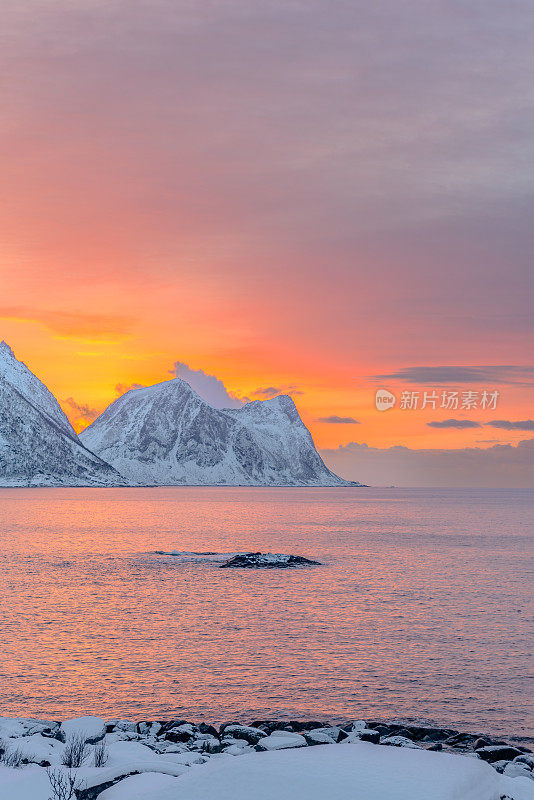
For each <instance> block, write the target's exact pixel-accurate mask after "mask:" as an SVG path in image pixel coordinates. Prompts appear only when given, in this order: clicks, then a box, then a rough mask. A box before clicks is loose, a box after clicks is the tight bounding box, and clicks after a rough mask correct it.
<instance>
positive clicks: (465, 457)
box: [321, 438, 534, 488]
mask: <svg viewBox="0 0 534 800" xmlns="http://www.w3.org/2000/svg"><path fill="white" fill-rule="evenodd" d="M321 455H322V457H323V458H324V460H325V462H326V463H327V465H328V466H329V467H330V469H333V470H334V472H337V473H338V474H340V475H342V476H343V477H344V478H348V479H350V480H358V481H361V482H362V483H366V484H371V485H376V486H392V485H393V486H443V487H446V486H451V487H452V486H457V487H494V488H496V487H503V488H534V438H533V439H526V440H523V441H521V442H519V443H518V444H517V445H511V444H495V445H493V446H492V447H488V448H482V447H465V448H461V449H450V450H444V449H429V450H414V449H411V448H408V447H402V446H395V447H387V448H383V449H382V448H377V447H369V446H368V445H366V444H360V443H357V442H351V443H349V444H347V445H344V446H340V447H338V448H337V449H335V450H321Z"/></svg>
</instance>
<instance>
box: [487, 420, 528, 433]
mask: <svg viewBox="0 0 534 800" xmlns="http://www.w3.org/2000/svg"><path fill="white" fill-rule="evenodd" d="M486 425H489V426H490V427H491V428H502V429H503V430H506V431H534V419H523V420H516V421H515V422H513V421H512V420H509V419H493V420H491V422H486Z"/></svg>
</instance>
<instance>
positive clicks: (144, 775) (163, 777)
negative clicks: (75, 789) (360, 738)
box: [0, 731, 534, 800]
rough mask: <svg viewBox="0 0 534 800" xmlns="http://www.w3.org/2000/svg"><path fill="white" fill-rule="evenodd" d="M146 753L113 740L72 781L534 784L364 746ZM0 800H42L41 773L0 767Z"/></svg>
mask: <svg viewBox="0 0 534 800" xmlns="http://www.w3.org/2000/svg"><path fill="white" fill-rule="evenodd" d="M37 735H38V734H37ZM296 735H297V736H298V734H296ZM294 736H295V734H293V735H292V734H290V733H289V732H288V731H275V732H273V734H271V736H270V737H266V738H270V739H271V740H278V741H279V742H285V741H288V740H289V739H291V738H292V737H294ZM263 741H265V739H262V743H263ZM293 741H294V739H293ZM293 746H294V744H293ZM148 750H149V748H146V747H144V746H143V745H140V744H139V743H138V742H114V743H112V744H111V745H110V751H111V752H112V754H111V758H112V760H113V761H114V762H115V764H114V765H113V764H112V765H111V766H105V767H103V768H100V769H99V768H95V767H82V768H80V769H79V770H77V771H76V772H77V776H78V778H79V780H80V781H82V782H83V784H84V788H97V789H98V787H102V791H101V792H100V794H98V800H137V799H138V798H139V800H141V798H150V800H207V798H212V797H216V798H217V800H250V798H251V797H254V800H347V798H354V800H499V798H500V797H501V796H502V795H506V796H507V797H509V798H512V800H534V781H533V780H532V779H531V778H530V777H526V776H524V775H523V773H521V774H520V776H519V777H510V776H508V775H501V774H499V773H498V772H497V771H496V770H495V769H493V768H492V767H491V766H490V765H489V764H487V763H485V762H484V761H482V760H480V759H474V758H465V757H464V756H461V755H452V754H449V753H439V752H430V751H426V750H412V749H409V748H404V747H381V746H377V745H373V744H369V743H367V742H358V743H355V744H349V745H346V746H344V747H340V746H332V745H330V746H326V747H307V748H302V747H299V748H297V749H291V750H287V749H285V750H278V751H273V752H261V753H260V752H253V751H252V752H251V751H250V750H249V751H245V753H244V754H242V755H239V757H232V756H230V755H228V754H217V755H214V756H211V757H209V759H208V760H207V763H205V764H202V765H196V766H191V767H187V766H185V765H182V764H178V763H176V762H175V763H173V762H172V761H171V760H170V758H169V757H168V756H167V755H163V756H158V755H156V754H154V753H153V754H152V756H151V757H150V758H145V751H148ZM236 755H237V753H236ZM517 763H518V766H522V767H525V769H527V770H528V766H526V765H525V764H522V765H520V764H519V762H517ZM510 772H514V773H515V772H517V770H514V769H511V770H510ZM116 780H118V782H117V783H115V784H114V785H113V786H111V787H106V783H109V782H112V781H116ZM0 797H1V798H2V800H3V798H6V800H47V798H48V797H50V786H49V782H48V777H47V775H46V771H45V770H44V769H43V768H40V767H36V766H33V765H30V766H27V767H23V768H21V769H9V768H6V767H3V766H2V765H0Z"/></svg>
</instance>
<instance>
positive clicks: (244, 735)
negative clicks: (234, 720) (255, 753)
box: [221, 725, 266, 744]
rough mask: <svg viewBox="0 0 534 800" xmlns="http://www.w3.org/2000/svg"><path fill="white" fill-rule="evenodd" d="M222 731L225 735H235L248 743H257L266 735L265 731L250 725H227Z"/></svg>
mask: <svg viewBox="0 0 534 800" xmlns="http://www.w3.org/2000/svg"><path fill="white" fill-rule="evenodd" d="M221 733H222V734H224V736H225V737H226V736H233V737H234V738H235V739H245V741H246V743H247V744H257V743H258V742H259V741H260V739H263V738H264V737H265V736H266V733H265V731H262V730H261V729H260V728H253V727H250V726H248V725H225V726H224V727H223V728H222V730H221Z"/></svg>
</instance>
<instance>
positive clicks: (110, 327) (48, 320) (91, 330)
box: [0, 306, 133, 340]
mask: <svg viewBox="0 0 534 800" xmlns="http://www.w3.org/2000/svg"><path fill="white" fill-rule="evenodd" d="M0 318H2V319H13V320H17V321H19V322H37V323H39V324H41V325H44V326H45V328H48V330H50V331H52V333H55V334H57V336H59V338H71V337H73V338H81V339H88V338H89V339H96V340H98V339H105V340H114V339H123V338H124V337H125V336H127V335H128V334H129V333H130V331H131V328H132V326H133V320H132V319H131V318H130V317H124V316H121V315H117V314H84V313H72V312H69V311H54V310H43V309H31V308H23V307H19V306H10V307H3V308H2V307H0Z"/></svg>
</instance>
